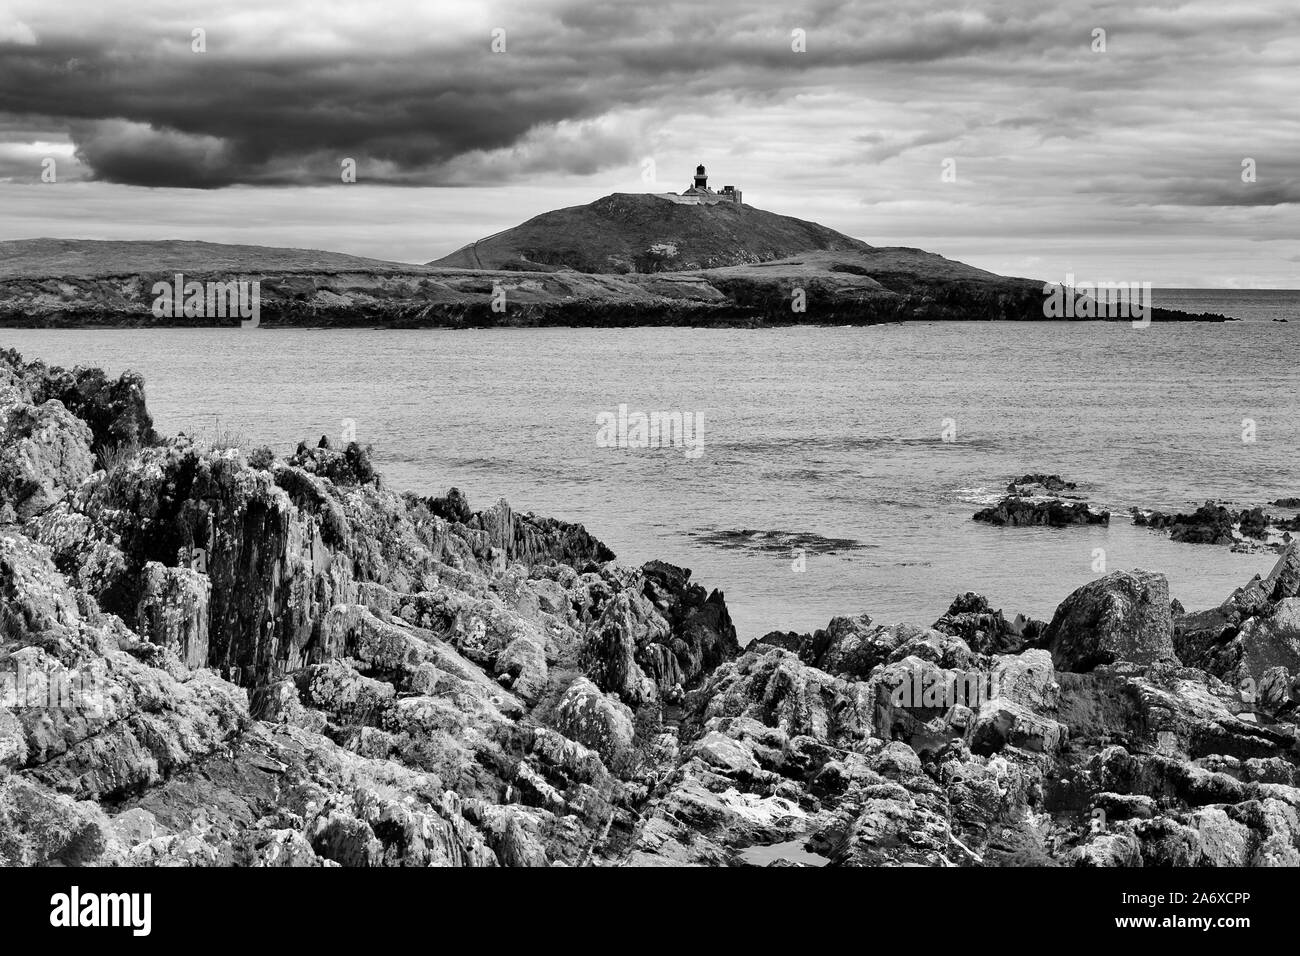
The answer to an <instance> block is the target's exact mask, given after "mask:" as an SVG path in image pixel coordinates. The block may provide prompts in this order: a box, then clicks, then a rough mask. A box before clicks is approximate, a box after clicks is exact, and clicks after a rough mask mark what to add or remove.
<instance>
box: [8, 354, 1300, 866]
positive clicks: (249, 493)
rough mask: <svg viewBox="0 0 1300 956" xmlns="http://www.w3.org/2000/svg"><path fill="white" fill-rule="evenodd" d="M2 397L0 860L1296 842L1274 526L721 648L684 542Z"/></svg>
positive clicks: (922, 854)
mask: <svg viewBox="0 0 1300 956" xmlns="http://www.w3.org/2000/svg"><path fill="white" fill-rule="evenodd" d="M69 381H94V382H97V383H99V384H98V385H97V386H96V387H93V388H89V389H85V390H81V389H73V390H71V391H62V392H60V389H61V388H62V386H59V385H57V383H63V382H69ZM58 394H62V395H64V396H66V401H65V399H64V398H61V397H57V395H58ZM79 396H80V397H79ZM79 402H80V404H78V403H79ZM0 415H2V416H3V418H2V419H0V421H2V422H3V428H4V429H5V434H6V436H7V437H6V441H5V454H4V455H3V456H0V496H2V498H0V500H2V502H3V507H4V509H5V510H4V518H3V527H0V678H4V680H5V683H4V684H3V685H0V686H2V689H3V691H4V700H3V706H2V707H0V862H3V863H8V864H65V865H109V864H119V863H131V864H142V865H168V864H171V865H174V864H186V865H257V866H327V865H345V866H389V865H394V866H396V865H406V866H423V865H431V864H434V865H466V866H479V865H482V866H496V865H509V866H531V865H554V864H568V865H670V864H703V865H733V864H740V863H745V862H752V861H763V862H778V863H779V862H793V861H803V862H807V861H809V860H813V861H816V862H828V863H831V864H835V865H907V864H923V865H934V866H939V865H959V866H975V865H985V866H989V865H1005V864H1015V863H1036V864H1073V865H1081V866H1136V865H1213V866H1246V865H1296V864H1298V863H1300V786H1297V785H1298V784H1300V777H1298V775H1297V764H1298V763H1300V756H1298V754H1300V751H1298V750H1297V735H1298V733H1300V728H1298V727H1297V724H1296V722H1295V701H1296V698H1297V691H1296V678H1297V676H1298V675H1300V651H1298V650H1297V648H1298V647H1300V640H1298V639H1297V633H1298V632H1297V620H1298V619H1300V618H1298V616H1297V613H1296V608H1297V607H1298V606H1300V556H1298V552H1297V550H1296V549H1295V547H1292V548H1291V549H1289V550H1288V551H1287V553H1286V554H1284V555H1283V556H1282V558H1281V560H1280V561H1279V563H1278V566H1277V568H1276V569H1275V570H1274V571H1273V572H1272V574H1270V575H1269V576H1268V577H1266V578H1263V579H1256V580H1254V581H1252V582H1250V583H1249V584H1248V585H1247V586H1245V587H1244V588H1242V589H1241V590H1239V591H1238V592H1237V593H1235V594H1234V595H1233V596H1232V597H1231V598H1230V599H1229V600H1228V601H1227V602H1225V604H1224V605H1223V606H1222V607H1220V608H1216V609H1213V610H1210V611H1204V612H1199V613H1194V614H1183V613H1181V611H1179V610H1178V609H1177V608H1176V606H1171V603H1170V601H1169V599H1168V589H1167V586H1166V585H1164V582H1163V579H1161V578H1160V577H1159V576H1158V575H1150V574H1147V573H1145V572H1133V573H1132V574H1127V573H1117V574H1113V575H1108V576H1107V577H1104V578H1100V579H1098V580H1097V581H1094V582H1092V583H1091V584H1089V585H1086V586H1085V587H1084V588H1081V589H1079V590H1078V591H1076V592H1075V594H1073V595H1071V596H1070V597H1069V598H1068V599H1067V600H1066V601H1065V602H1064V603H1063V604H1062V606H1061V608H1060V609H1059V610H1058V611H1057V613H1056V615H1055V616H1054V618H1053V620H1052V622H1051V623H1050V624H1048V625H1046V626H1043V625H1042V624H1041V623H1040V622H1026V621H1024V620H1023V619H1020V618H1016V619H1013V620H1011V621H1008V620H1007V619H1006V618H1005V617H1003V615H1002V614H1001V613H1000V612H993V611H992V610H991V609H990V608H989V607H988V605H987V603H986V602H984V601H983V600H982V599H981V598H979V597H978V596H977V595H963V596H961V597H960V598H958V600H957V601H955V602H954V604H953V607H952V608H951V609H950V610H949V612H948V614H946V615H945V616H944V617H943V618H942V619H940V621H938V622H936V625H935V627H934V628H923V627H916V626H913V625H908V624H894V625H881V624H877V623H875V622H873V621H872V620H871V619H870V618H869V617H868V616H867V615H859V616H857V617H839V618H836V619H834V620H833V621H831V622H830V624H829V625H828V626H827V627H826V628H825V629H822V630H818V631H816V632H815V633H813V634H811V635H800V634H772V635H769V636H768V637H766V638H764V639H762V640H760V641H758V642H755V643H754V644H751V645H750V646H749V647H747V648H744V649H742V648H741V647H740V646H739V645H738V643H737V638H736V633H735V629H734V628H733V627H732V625H731V621H730V617H729V615H728V613H727V608H726V603H725V601H724V598H723V596H722V594H720V593H719V592H717V591H709V590H708V589H706V588H704V587H702V586H700V585H698V584H697V583H695V582H694V581H692V580H691V575H690V572H688V571H686V570H684V569H681V568H677V567H674V566H671V565H667V564H664V563H662V562H650V563H648V564H646V565H644V566H642V567H639V568H623V567H620V566H618V565H617V564H615V563H614V562H613V560H612V558H613V555H612V554H611V553H610V552H609V550H608V549H607V548H605V546H604V545H602V544H601V543H600V542H598V541H596V540H595V539H593V538H592V537H591V536H590V535H588V534H587V533H586V532H585V531H583V530H582V529H581V528H579V527H577V526H574V525H569V524H566V523H564V522H562V521H556V520H553V519H544V518H539V517H536V516H533V515H528V514H522V515H521V514H518V513H516V512H514V511H513V510H512V509H511V508H510V507H509V506H508V505H506V504H504V503H499V504H497V505H494V506H492V507H490V508H487V509H483V510H479V511H474V510H473V509H472V507H471V505H470V502H469V500H468V498H467V496H465V495H464V494H462V493H460V492H458V491H455V490H453V491H452V492H449V493H448V494H447V495H445V496H441V497H438V498H433V499H428V498H420V497H417V496H414V495H403V494H398V493H396V492H394V491H392V490H389V489H388V488H386V487H385V486H384V484H383V481H382V479H381V478H380V477H379V476H378V475H376V474H375V473H374V469H373V468H372V467H371V466H370V464H369V456H368V454H367V453H366V450H365V449H363V448H360V447H356V446H349V447H347V448H343V449H335V448H328V447H323V446H317V447H312V446H310V445H307V444H304V445H303V446H301V447H300V448H299V449H298V451H297V452H296V453H295V454H294V455H293V456H291V457H290V458H289V459H288V460H277V459H276V458H275V457H274V456H273V455H270V454H269V453H265V452H256V453H251V454H246V453H245V452H243V451H242V450H240V449H237V448H228V447H220V446H216V447H213V446H209V445H202V444H199V443H196V442H194V441H193V440H190V439H185V438H176V439H169V440H165V441H162V440H158V439H157V437H156V436H154V435H153V433H152V427H151V424H150V421H149V418H148V413H147V410H146V408H145V406H144V402H143V396H142V392H141V391H140V389H139V383H138V381H137V380H135V379H132V378H126V379H123V380H122V381H119V382H110V381H107V380H105V379H102V378H99V377H96V376H94V375H93V374H90V373H75V374H74V373H65V372H62V371H60V370H55V369H47V368H45V367H44V366H40V365H27V364H24V363H23V362H22V361H21V360H20V359H19V357H18V356H17V355H15V354H14V353H12V352H10V353H2V354H0ZM8 436H12V437H8ZM97 443H98V445H99V446H100V447H101V448H104V449H105V450H106V451H107V452H108V453H107V454H103V455H98V456H97V455H96V453H95V451H94V449H95V447H96V444H97Z"/></svg>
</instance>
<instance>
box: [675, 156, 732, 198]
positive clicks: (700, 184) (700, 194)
mask: <svg viewBox="0 0 1300 956" xmlns="http://www.w3.org/2000/svg"><path fill="white" fill-rule="evenodd" d="M682 196H684V197H688V198H690V199H691V200H693V201H694V202H702V203H715V202H734V203H739V202H740V190H739V189H737V188H736V187H735V186H723V187H722V191H721V192H714V191H713V190H712V189H710V188H709V173H708V171H707V170H706V169H705V168H704V164H703V163H701V164H700V165H699V166H696V167H695V180H694V181H693V182H692V183H691V186H690V188H689V189H687V190H686V191H685V192H684V193H682Z"/></svg>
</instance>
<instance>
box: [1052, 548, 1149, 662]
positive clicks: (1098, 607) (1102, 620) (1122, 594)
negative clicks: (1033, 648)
mask: <svg viewBox="0 0 1300 956" xmlns="http://www.w3.org/2000/svg"><path fill="white" fill-rule="evenodd" d="M1043 643H1044V644H1046V645H1047V647H1049V648H1050V649H1051V652H1052V660H1053V661H1054V662H1055V664H1056V666H1057V667H1058V668H1060V669H1061V670H1070V671H1088V670H1091V669H1092V668H1094V667H1096V666H1097V665H1098V664H1109V663H1113V662H1115V661H1118V660H1125V661H1133V662H1135V663H1139V664H1150V663H1154V662H1156V661H1160V660H1174V659H1175V656H1174V645H1173V618H1172V614H1171V611H1170V607H1169V582H1168V580H1167V579H1166V578H1165V576H1164V575H1163V574H1152V573H1151V572H1149V571H1131V572H1130V571H1114V572H1112V573H1110V574H1108V575H1106V576H1105V577H1103V578H1099V579H1097V580H1096V581H1090V582H1089V583H1087V584H1085V585H1083V586H1082V587H1081V588H1079V589H1078V590H1076V591H1074V592H1073V593H1072V594H1071V595H1070V596H1069V597H1067V598H1066V599H1065V601H1064V602H1062V604H1061V606H1060V607H1058V608H1057V609H1056V614H1055V615H1054V616H1053V617H1052V620H1051V623H1050V624H1048V625H1047V629H1046V630H1045V631H1044V633H1043Z"/></svg>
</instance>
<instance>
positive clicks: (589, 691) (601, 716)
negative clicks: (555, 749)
mask: <svg viewBox="0 0 1300 956" xmlns="http://www.w3.org/2000/svg"><path fill="white" fill-rule="evenodd" d="M555 727H556V729H557V730H559V731H560V732H561V733H563V734H564V735H565V736H566V737H571V738H572V739H574V740H576V741H578V743H580V744H582V745H583V746H586V747H590V748H591V749H592V750H594V751H596V753H598V754H600V756H601V758H602V759H603V760H605V761H606V762H607V763H608V762H610V761H612V760H616V759H618V758H619V757H620V756H622V755H623V754H624V753H626V751H627V750H628V749H629V748H630V747H631V746H632V733H633V732H632V711H631V709H629V708H628V706H627V705H626V704H622V703H620V702H619V701H617V700H613V699H612V698H610V697H608V696H606V695H605V694H603V693H602V692H601V690H600V688H599V687H597V686H596V685H595V684H593V683H592V682H591V681H589V680H587V679H586V678H583V677H580V678H578V679H577V680H576V681H574V682H573V684H571V685H570V687H569V689H568V690H567V691H565V693H564V698H563V699H562V700H561V701H560V703H559V705H558V706H557V707H556V709H555Z"/></svg>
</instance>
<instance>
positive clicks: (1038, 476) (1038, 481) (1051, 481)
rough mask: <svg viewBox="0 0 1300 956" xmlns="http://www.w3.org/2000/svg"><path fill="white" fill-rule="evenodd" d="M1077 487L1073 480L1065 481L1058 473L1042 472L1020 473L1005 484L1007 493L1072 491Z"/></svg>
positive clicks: (1036, 493) (1032, 493)
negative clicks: (1020, 474) (1019, 475)
mask: <svg viewBox="0 0 1300 956" xmlns="http://www.w3.org/2000/svg"><path fill="white" fill-rule="evenodd" d="M1076 488H1078V485H1076V484H1075V483H1074V482H1073V481H1066V480H1064V479H1063V478H1062V477H1061V476H1060V475H1048V474H1044V473H1043V472H1040V471H1039V472H1034V473H1033V474H1027V475H1022V476H1021V477H1019V478H1015V479H1013V480H1012V481H1011V482H1010V483H1009V484H1008V485H1007V494H1009V495H1021V496H1028V495H1041V494H1051V495H1055V494H1059V493H1060V492H1062V491H1074V490H1075V489H1076Z"/></svg>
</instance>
